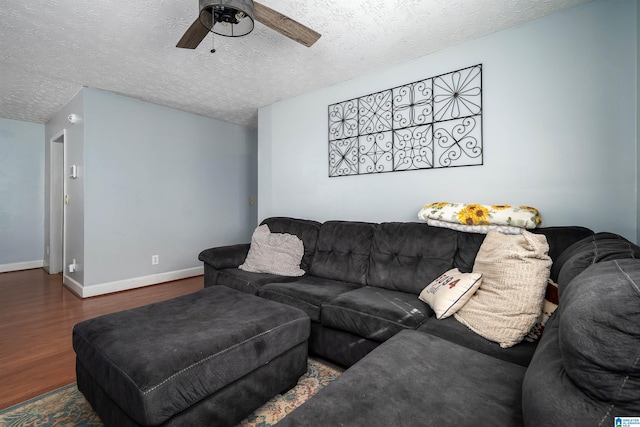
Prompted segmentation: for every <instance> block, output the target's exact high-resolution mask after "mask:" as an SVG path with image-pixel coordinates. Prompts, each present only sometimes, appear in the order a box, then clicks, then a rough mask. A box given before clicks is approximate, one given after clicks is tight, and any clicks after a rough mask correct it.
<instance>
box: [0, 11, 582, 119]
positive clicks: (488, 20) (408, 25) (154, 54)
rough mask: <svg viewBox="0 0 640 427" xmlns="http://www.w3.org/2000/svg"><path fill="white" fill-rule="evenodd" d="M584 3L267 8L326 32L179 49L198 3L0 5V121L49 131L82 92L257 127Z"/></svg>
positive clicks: (261, 31) (258, 34)
mask: <svg viewBox="0 0 640 427" xmlns="http://www.w3.org/2000/svg"><path fill="white" fill-rule="evenodd" d="M587 1H588V0H348V1H347V0H316V1H301V0H298V1H294V0H262V1H261V3H262V4H264V5H266V6H269V7H271V8H273V9H276V10H277V11H279V12H281V13H284V14H285V15H288V16H289V17H291V18H293V19H295V20H297V21H299V22H301V23H302V24H305V25H307V26H309V27H311V28H313V29H315V30H316V31H318V32H320V33H321V34H322V38H320V40H319V41H318V42H317V43H316V44H315V45H313V46H312V47H311V48H307V47H304V46H302V45H300V44H298V43H296V42H293V41H291V40H289V39H287V38H285V37H284V36H282V35H280V34H279V33H276V32H274V31H273V30H271V29H269V28H267V27H265V26H264V25H262V24H260V23H256V26H255V29H254V31H253V32H252V33H251V34H249V35H247V36H245V37H241V38H224V37H219V36H218V37H216V38H215V44H216V49H217V52H216V53H215V54H211V53H209V50H210V49H211V44H212V41H211V36H207V38H206V39H205V40H204V41H203V42H202V43H201V44H200V46H199V47H198V49H196V50H187V49H178V48H176V47H175V45H176V43H177V41H178V40H179V39H180V37H181V36H182V34H183V33H184V32H185V31H186V29H187V28H188V27H189V25H190V24H191V22H193V20H194V19H195V18H196V16H197V14H198V0H182V1H178V0H153V1H149V0H99V1H96V0H94V1H88V0H20V1H15V0H0V76H1V77H0V117H3V118H9V119H16V120H23V121H29V122H36V123H45V122H46V121H47V120H49V118H51V117H52V116H53V115H54V114H55V113H57V112H58V111H59V110H60V108H61V107H63V106H64V105H65V104H66V103H67V102H68V101H69V100H70V99H71V98H72V97H73V95H75V94H76V93H77V92H78V90H80V88H81V87H82V86H89V87H94V88H99V89H105V90H109V91H112V92H116V93H120V94H123V95H127V96H131V97H134V98H139V99H142V100H145V101H149V102H153V103H156V104H160V105H166V106H170V107H173V108H177V109H181V110H185V111H189V112H193V113H197V114H200V115H203V116H207V117H213V118H216V119H220V120H224V121H228V122H232V123H238V124H242V125H249V126H256V125H257V109H258V108H259V107H261V106H264V105H269V104H271V103H273V102H276V101H278V100H281V99H285V98H289V97H292V96H295V95H299V94H302V93H305V92H309V91H312V90H314V89H318V88H321V87H325V86H328V85H331V84H334V83H337V82H341V81H344V80H348V79H351V78H354V77H357V76H360V75H363V74H366V73H369V72H371V71H372V70H375V69H380V68H383V67H387V66H390V65H392V64H397V63H400V62H403V61H406V60H409V59H412V58H416V57H419V56H423V55H426V54H429V53H432V52H434V51H437V50H440V49H443V48H446V47H449V46H452V45H455V44H458V43H460V42H463V41H465V40H469V39H473V38H477V37H480V36H483V35H486V34H489V33H492V32H495V31H498V30H501V29H504V28H508V27H512V26H515V25H518V24H521V23H523V22H526V21H529V20H532V19H535V18H538V17H541V16H544V15H549V14H551V13H554V12H556V11H559V10H561V9H565V8H567V7H571V6H575V5H578V4H581V3H586V2H587Z"/></svg>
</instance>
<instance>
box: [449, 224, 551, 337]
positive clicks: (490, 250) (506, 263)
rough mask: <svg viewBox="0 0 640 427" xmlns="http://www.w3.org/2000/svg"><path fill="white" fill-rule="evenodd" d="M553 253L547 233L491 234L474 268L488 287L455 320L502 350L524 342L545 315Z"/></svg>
mask: <svg viewBox="0 0 640 427" xmlns="http://www.w3.org/2000/svg"><path fill="white" fill-rule="evenodd" d="M548 252H549V244H548V243H547V239H546V237H545V236H544V235H542V234H533V233H530V232H528V231H526V230H524V231H523V232H522V234H519V235H505V234H502V233H500V232H497V231H490V232H489V233H488V234H487V236H486V237H485V239H484V241H483V243H482V245H481V246H480V250H479V251H478V254H477V255H476V260H475V263H474V266H473V271H474V272H481V273H482V274H483V277H482V285H481V286H480V288H479V289H478V291H477V292H476V293H475V294H474V295H473V297H471V298H470V299H469V301H468V302H467V303H466V304H465V305H464V306H463V307H462V308H461V309H460V310H459V311H458V312H457V313H456V314H455V315H454V316H455V318H456V319H457V320H458V321H459V322H461V323H462V324H464V325H466V326H467V327H468V328H469V329H471V330H472V331H474V332H476V333H477V334H479V335H481V336H483V337H484V338H486V339H489V340H491V341H495V342H497V343H499V344H500V347H502V348H507V347H511V346H513V345H515V344H517V343H519V342H520V341H522V339H523V338H524V337H525V335H526V334H527V332H529V331H530V330H531V328H532V327H533V325H534V324H535V322H536V320H537V319H538V316H539V315H540V307H541V306H542V298H543V297H544V292H545V288H546V285H547V280H548V279H549V270H550V268H551V258H550V257H549V255H548Z"/></svg>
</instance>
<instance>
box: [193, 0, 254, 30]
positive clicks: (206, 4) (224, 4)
mask: <svg viewBox="0 0 640 427" xmlns="http://www.w3.org/2000/svg"><path fill="white" fill-rule="evenodd" d="M253 14H254V12H253V1H252V0H200V23H201V24H202V25H204V27H205V28H206V29H207V30H209V31H211V32H212V33H214V34H219V35H221V36H225V37H241V36H246V35H247V34H249V33H250V32H251V31H253ZM219 24H227V25H219Z"/></svg>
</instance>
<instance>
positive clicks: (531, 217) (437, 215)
mask: <svg viewBox="0 0 640 427" xmlns="http://www.w3.org/2000/svg"><path fill="white" fill-rule="evenodd" d="M418 218H419V219H421V220H423V221H428V220H437V221H444V222H448V223H453V224H462V225H467V226H482V225H503V226H510V227H519V228H529V229H530V228H536V227H538V226H539V225H540V224H541V223H542V219H541V218H540V212H538V210H537V209H536V208H532V207H530V206H510V205H479V204H476V203H448V202H437V203H430V204H428V205H424V206H423V207H422V209H421V210H420V212H419V213H418Z"/></svg>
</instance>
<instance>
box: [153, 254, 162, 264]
mask: <svg viewBox="0 0 640 427" xmlns="http://www.w3.org/2000/svg"><path fill="white" fill-rule="evenodd" d="M158 264H160V255H151V265H158Z"/></svg>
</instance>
